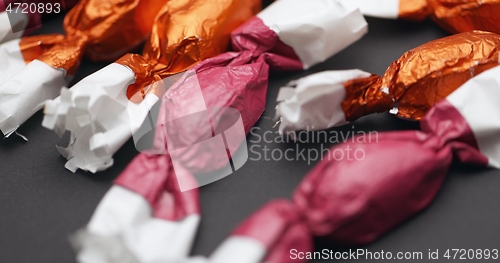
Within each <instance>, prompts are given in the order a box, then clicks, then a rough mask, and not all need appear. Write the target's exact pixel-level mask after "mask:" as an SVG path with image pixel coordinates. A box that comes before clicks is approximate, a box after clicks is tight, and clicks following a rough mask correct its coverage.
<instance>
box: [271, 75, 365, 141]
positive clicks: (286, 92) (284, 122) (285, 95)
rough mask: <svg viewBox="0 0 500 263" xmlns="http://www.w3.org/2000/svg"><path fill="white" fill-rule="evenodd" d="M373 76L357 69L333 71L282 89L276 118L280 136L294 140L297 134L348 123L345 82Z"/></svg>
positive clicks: (278, 99)
mask: <svg viewBox="0 0 500 263" xmlns="http://www.w3.org/2000/svg"><path fill="white" fill-rule="evenodd" d="M369 76H371V74H370V73H367V72H364V71H361V70H358V69H354V70H333V71H325V72H320V73H316V74H312V75H309V76H307V77H304V78H301V79H298V80H295V81H292V82H290V83H289V84H288V85H287V86H286V87H283V88H281V89H280V92H279V94H278V98H277V101H278V106H277V107H276V116H277V117H278V118H279V119H280V122H281V123H280V126H279V131H280V133H281V134H286V135H290V136H292V137H293V135H294V131H299V130H306V131H315V130H323V129H327V128H330V127H333V126H338V125H342V124H346V123H347V122H346V120H345V115H344V112H343V110H342V107H341V104H342V101H344V99H345V96H346V92H345V88H344V83H345V82H347V81H349V80H353V79H357V78H366V77H369Z"/></svg>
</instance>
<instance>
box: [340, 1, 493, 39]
mask: <svg viewBox="0 0 500 263" xmlns="http://www.w3.org/2000/svg"><path fill="white" fill-rule="evenodd" d="M338 1H340V2H341V3H342V4H343V5H345V6H348V7H351V8H354V7H355V8H359V9H360V10H361V12H362V13H363V14H364V15H367V16H372V17H379V18H388V19H397V18H399V19H405V20H411V21H423V20H425V19H427V18H428V17H431V18H432V19H433V20H434V21H436V23H437V24H439V25H440V26H441V27H442V28H444V29H446V30H447V31H449V32H450V33H461V32H468V31H471V30H483V31H489V32H494V33H498V34H500V23H499V19H498V14H499V12H500V0H338Z"/></svg>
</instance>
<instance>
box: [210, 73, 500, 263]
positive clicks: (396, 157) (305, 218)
mask: <svg viewBox="0 0 500 263" xmlns="http://www.w3.org/2000/svg"><path fill="white" fill-rule="evenodd" d="M499 73H500V67H496V68H493V69H491V70H489V71H486V72H484V73H482V74H480V75H478V76H477V77H475V78H473V79H472V80H470V81H469V82H467V83H466V84H464V85H463V86H462V87H460V88H459V89H458V90H457V91H455V92H454V93H453V94H451V95H450V96H448V97H447V99H446V100H444V101H442V102H440V103H439V104H437V105H436V106H435V107H433V108H432V109H431V110H430V111H429V112H428V114H427V115H426V116H425V117H424V119H423V120H422V121H421V131H401V132H385V133H380V134H378V135H375V134H372V136H371V137H369V138H366V137H364V138H361V137H355V138H354V139H352V140H351V139H350V140H349V141H348V142H347V143H343V144H339V145H336V146H335V147H333V148H331V149H330V151H329V153H328V154H327V155H325V156H324V157H323V159H322V161H321V162H320V163H319V164H318V165H317V166H315V167H314V168H313V170H311V171H310V172H309V173H308V175H307V176H306V177H305V178H304V180H303V181H302V182H301V183H300V185H299V186H298V188H297V189H296V191H295V192H294V194H293V199H292V200H291V201H288V200H277V201H273V202H270V203H269V204H267V205H266V206H264V207H263V208H262V209H260V210H259V211H257V212H256V213H255V214H254V215H252V216H251V217H250V218H249V219H247V220H246V221H245V222H244V223H243V224H242V225H240V227H239V228H237V229H236V231H235V232H234V233H233V235H232V237H240V238H245V239H251V240H254V241H257V242H258V243H260V244H261V245H262V246H263V247H265V249H266V251H265V258H264V259H263V260H261V261H258V262H270V263H285V262H306V261H307V260H306V259H300V258H299V259H291V257H290V251H292V250H294V251H300V252H313V251H314V249H313V248H314V245H313V238H314V237H327V238H330V239H331V240H332V242H334V243H335V244H340V245H364V244H367V243H370V242H372V241H374V240H376V239H378V238H379V237H380V236H382V235H384V234H385V233H387V232H388V231H389V230H391V229H392V228H394V227H395V226H397V225H399V224H400V223H402V222H403V221H405V220H406V219H408V218H409V217H411V216H413V215H415V214H417V213H418V212H420V211H422V210H423V209H425V208H426V207H427V206H428V205H429V204H430V203H431V202H432V201H433V199H434V198H435V196H436V194H437V193H438V191H439V190H440V189H441V187H442V184H443V182H444V180H445V178H446V176H447V172H448V170H449V168H450V165H451V163H452V160H453V159H456V160H458V161H460V162H462V163H464V164H468V165H476V166H482V167H487V166H489V167H492V168H497V169H498V168H499V167H500V141H498V138H499V134H500V128H499V127H500V114H499V112H500V106H499V105H498V103H497V102H496V99H492V98H497V97H498V96H500V81H499V80H498V77H497V76H498V74H499ZM486 112H487V113H489V114H478V113H486ZM486 115H487V116H486ZM361 153H362V154H361ZM348 156H351V157H350V158H349V157H348ZM218 256H219V259H220V255H218Z"/></svg>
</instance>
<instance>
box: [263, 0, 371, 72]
mask: <svg viewBox="0 0 500 263" xmlns="http://www.w3.org/2000/svg"><path fill="white" fill-rule="evenodd" d="M302 1H303V0H288V1H281V2H280V3H281V5H279V4H273V5H271V6H269V7H268V8H266V9H264V10H263V11H262V12H260V13H259V14H258V15H257V17H259V18H260V19H261V20H262V21H263V22H264V24H265V25H266V26H268V27H269V28H270V29H271V30H273V31H274V32H276V34H277V35H278V36H279V38H280V40H281V41H282V42H283V43H285V44H287V45H288V46H290V47H291V48H293V50H294V51H295V53H296V54H297V56H298V57H299V58H300V61H301V62H302V64H303V66H304V69H308V68H310V67H311V66H313V65H315V64H317V63H320V62H323V61H324V60H326V59H328V58H330V57H331V56H332V55H334V54H336V53H338V52H340V51H341V50H343V49H344V48H346V47H347V46H349V45H351V44H352V43H354V42H356V41H357V40H358V39H360V38H361V37H362V36H363V35H365V34H366V33H367V32H368V24H367V23H366V20H365V19H364V17H363V15H362V14H361V13H360V11H359V10H358V9H357V8H350V7H346V6H345V5H343V4H342V3H340V2H338V1H332V0H315V1H311V0H309V1H307V5H304V4H301V2H302ZM284 8H286V12H285V10H284Z"/></svg>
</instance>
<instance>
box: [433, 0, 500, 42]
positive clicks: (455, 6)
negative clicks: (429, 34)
mask: <svg viewBox="0 0 500 263" xmlns="http://www.w3.org/2000/svg"><path fill="white" fill-rule="evenodd" d="M428 3H429V8H430V9H431V10H432V12H433V15H432V17H433V19H434V20H435V21H436V22H437V23H438V24H439V25H440V26H441V27H443V28H444V29H446V30H447V31H449V32H451V33H458V32H467V31H471V30H476V29H477V30H484V31H490V32H495V33H499V34H500V16H499V13H500V0H428Z"/></svg>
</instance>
